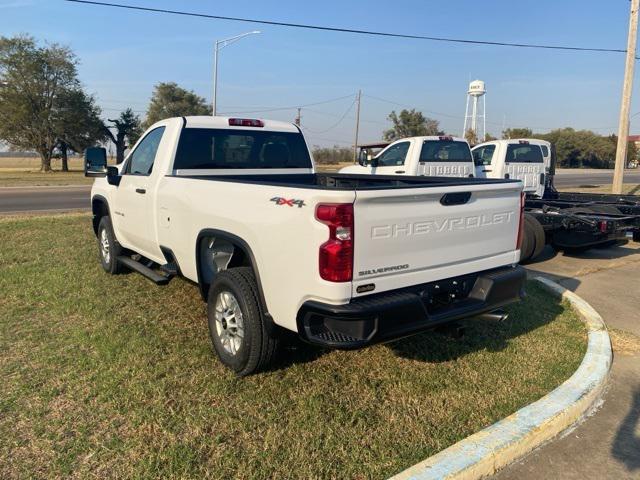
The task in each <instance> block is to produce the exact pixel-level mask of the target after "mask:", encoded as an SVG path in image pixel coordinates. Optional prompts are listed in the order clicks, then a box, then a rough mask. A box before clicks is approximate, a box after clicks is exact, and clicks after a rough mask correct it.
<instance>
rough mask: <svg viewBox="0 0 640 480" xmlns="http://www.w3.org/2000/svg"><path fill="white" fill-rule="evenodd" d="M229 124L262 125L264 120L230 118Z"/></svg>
mask: <svg viewBox="0 0 640 480" xmlns="http://www.w3.org/2000/svg"><path fill="white" fill-rule="evenodd" d="M229 125H231V126H232V127H264V122H263V121H262V120H256V119H254V118H230V119H229Z"/></svg>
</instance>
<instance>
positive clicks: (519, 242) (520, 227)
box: [516, 192, 525, 250]
mask: <svg viewBox="0 0 640 480" xmlns="http://www.w3.org/2000/svg"><path fill="white" fill-rule="evenodd" d="M524 199H525V195H524V192H520V223H518V239H517V240H516V250H520V248H521V247H522V235H523V233H524V232H523V230H524Z"/></svg>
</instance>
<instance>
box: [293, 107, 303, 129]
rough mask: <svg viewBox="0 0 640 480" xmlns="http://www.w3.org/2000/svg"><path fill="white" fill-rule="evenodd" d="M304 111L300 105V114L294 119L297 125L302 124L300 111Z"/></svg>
mask: <svg viewBox="0 0 640 480" xmlns="http://www.w3.org/2000/svg"><path fill="white" fill-rule="evenodd" d="M301 111H302V108H301V107H298V115H297V116H296V119H295V120H294V123H295V124H296V125H297V126H300V122H301V121H302V114H301V113H300V112H301Z"/></svg>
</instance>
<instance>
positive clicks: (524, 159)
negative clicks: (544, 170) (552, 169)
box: [506, 143, 544, 163]
mask: <svg viewBox="0 0 640 480" xmlns="http://www.w3.org/2000/svg"><path fill="white" fill-rule="evenodd" d="M543 161H544V159H543V158H542V150H541V149H540V146H539V145H533V144H531V143H510V144H509V145H507V156H506V162H507V163H510V162H513V163H543Z"/></svg>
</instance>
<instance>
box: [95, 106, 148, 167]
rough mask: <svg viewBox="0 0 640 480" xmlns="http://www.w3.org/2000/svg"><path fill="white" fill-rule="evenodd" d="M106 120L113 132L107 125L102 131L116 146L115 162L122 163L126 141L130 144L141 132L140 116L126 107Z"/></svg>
mask: <svg viewBox="0 0 640 480" xmlns="http://www.w3.org/2000/svg"><path fill="white" fill-rule="evenodd" d="M108 121H109V122H110V123H111V124H112V125H113V128H114V129H115V133H114V132H112V131H111V129H110V128H108V127H107V126H105V128H104V132H105V134H106V135H107V137H108V138H109V139H110V140H111V141H112V142H113V143H114V145H115V146H116V162H117V163H122V162H123V161H124V151H125V149H126V148H127V141H129V143H131V144H133V143H135V142H136V140H137V139H138V137H139V136H140V133H142V132H141V126H140V117H138V115H136V114H135V113H134V112H133V110H131V109H130V108H127V109H126V110H125V111H124V112H122V113H121V114H120V116H119V117H118V118H109V119H108Z"/></svg>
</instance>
